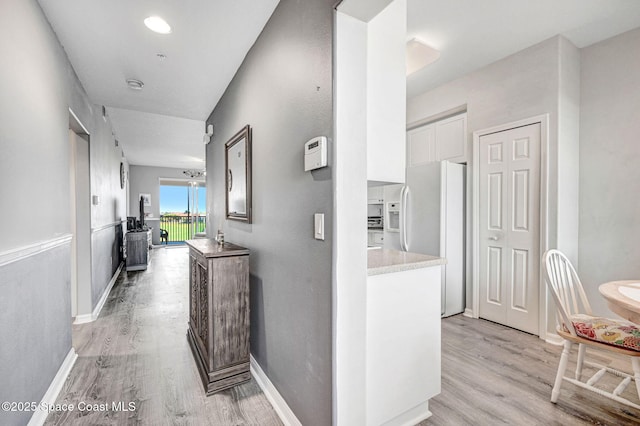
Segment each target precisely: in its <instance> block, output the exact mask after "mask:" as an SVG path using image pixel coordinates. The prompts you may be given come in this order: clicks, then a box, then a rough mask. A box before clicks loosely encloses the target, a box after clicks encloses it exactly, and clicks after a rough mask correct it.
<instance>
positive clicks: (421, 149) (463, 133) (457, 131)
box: [407, 113, 467, 167]
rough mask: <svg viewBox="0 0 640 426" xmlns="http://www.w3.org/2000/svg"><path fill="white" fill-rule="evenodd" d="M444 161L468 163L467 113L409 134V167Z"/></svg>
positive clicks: (413, 130) (428, 125)
mask: <svg viewBox="0 0 640 426" xmlns="http://www.w3.org/2000/svg"><path fill="white" fill-rule="evenodd" d="M443 160H448V161H450V162H452V163H466V162H467V114H466V113H465V114H459V115H455V116H453V117H449V118H446V119H444V120H441V121H436V122H435V123H431V124H427V125H424V126H421V127H418V128H416V129H412V130H409V131H408V132H407V165H408V166H407V167H413V166H419V165H422V164H427V163H434V162H436V161H443Z"/></svg>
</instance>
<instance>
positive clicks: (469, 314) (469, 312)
mask: <svg viewBox="0 0 640 426" xmlns="http://www.w3.org/2000/svg"><path fill="white" fill-rule="evenodd" d="M462 315H463V316H465V317H467V318H477V317H476V316H475V315H473V309H469V308H465V309H464V312H463V313H462Z"/></svg>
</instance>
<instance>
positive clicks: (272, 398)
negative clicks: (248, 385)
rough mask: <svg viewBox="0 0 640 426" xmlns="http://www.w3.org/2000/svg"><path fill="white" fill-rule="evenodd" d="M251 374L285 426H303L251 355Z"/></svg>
mask: <svg viewBox="0 0 640 426" xmlns="http://www.w3.org/2000/svg"><path fill="white" fill-rule="evenodd" d="M251 374H252V375H253V378H254V379H255V380H256V383H257V384H258V386H260V389H262V392H264V395H265V396H266V397H267V399H268V400H269V402H270V403H271V405H273V409H274V410H276V413H277V414H278V417H280V420H282V423H284V424H285V426H302V423H300V420H298V418H297V417H296V415H295V414H294V413H293V411H292V410H291V408H289V406H288V405H287V402H286V401H285V400H284V398H283V397H282V396H281V395H280V393H279V392H278V389H276V387H275V386H273V383H271V380H269V378H268V377H267V375H266V374H265V373H264V371H262V368H261V367H260V364H258V362H257V361H256V360H255V358H254V357H253V355H251Z"/></svg>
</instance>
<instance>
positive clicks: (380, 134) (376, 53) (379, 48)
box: [366, 0, 407, 183]
mask: <svg viewBox="0 0 640 426" xmlns="http://www.w3.org/2000/svg"><path fill="white" fill-rule="evenodd" d="M406 43H407V9H406V0H395V1H393V2H391V4H389V6H388V7H386V8H385V9H384V10H383V11H382V12H380V13H379V14H378V15H377V16H375V17H374V18H373V19H371V20H370V21H369V22H368V23H367V46H366V49H367V75H366V79H367V92H366V116H367V180H373V181H378V182H393V183H403V182H404V177H405V168H406V158H407V157H406V139H405V136H406V129H407V114H406V108H407V94H406V91H407V75H406V65H405V63H406V58H405V55H406Z"/></svg>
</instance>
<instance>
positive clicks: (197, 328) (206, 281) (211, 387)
mask: <svg viewBox="0 0 640 426" xmlns="http://www.w3.org/2000/svg"><path fill="white" fill-rule="evenodd" d="M187 245H188V246H189V330H188V332H187V339H188V341H189V345H190V346H191V350H192V352H193V356H194V358H195V361H196V364H197V366H198V371H199V372H200V377H201V378H202V381H203V384H204V387H205V391H206V392H207V395H210V394H212V393H215V392H218V391H221V390H223V389H227V388H229V387H232V386H235V385H237V384H239V383H243V382H246V381H248V380H250V379H251V373H250V372H249V357H250V352H249V250H248V249H246V248H244V247H239V246H236V245H234V244H231V243H225V244H224V245H218V244H217V243H216V242H215V241H214V240H210V239H196V240H189V241H187Z"/></svg>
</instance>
